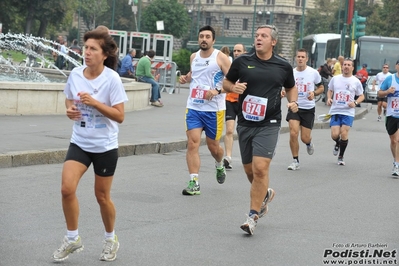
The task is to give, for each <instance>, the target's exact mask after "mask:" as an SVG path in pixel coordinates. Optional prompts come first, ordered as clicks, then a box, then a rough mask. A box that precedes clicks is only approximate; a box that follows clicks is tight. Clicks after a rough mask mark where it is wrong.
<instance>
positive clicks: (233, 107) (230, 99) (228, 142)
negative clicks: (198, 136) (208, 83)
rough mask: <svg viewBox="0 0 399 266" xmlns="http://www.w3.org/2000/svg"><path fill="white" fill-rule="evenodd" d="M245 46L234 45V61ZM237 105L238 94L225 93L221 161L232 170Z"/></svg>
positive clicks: (243, 51)
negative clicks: (222, 156) (223, 151)
mask: <svg viewBox="0 0 399 266" xmlns="http://www.w3.org/2000/svg"><path fill="white" fill-rule="evenodd" d="M245 52H246V51H245V46H244V45H243V44H241V43H237V44H236V45H234V49H233V56H234V59H236V58H237V57H238V56H240V55H242V54H243V53H245ZM238 110H239V103H238V94H237V93H233V92H230V93H227V94H226V116H225V117H226V118H225V120H226V133H225V135H224V139H223V142H224V149H225V152H226V156H225V157H224V159H223V164H224V167H225V168H226V169H230V170H231V169H233V166H232V164H231V157H232V153H233V143H234V137H233V136H234V130H235V121H236V117H237V115H238Z"/></svg>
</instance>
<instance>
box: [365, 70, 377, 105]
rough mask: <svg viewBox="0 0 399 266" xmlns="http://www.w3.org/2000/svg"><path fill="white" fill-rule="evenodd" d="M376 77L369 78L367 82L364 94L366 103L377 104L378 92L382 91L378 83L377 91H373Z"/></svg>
mask: <svg viewBox="0 0 399 266" xmlns="http://www.w3.org/2000/svg"><path fill="white" fill-rule="evenodd" d="M374 80H375V76H369V78H368V79H367V82H366V89H365V92H364V98H365V100H366V102H377V92H378V90H379V89H380V84H378V82H377V83H376V84H375V90H373V81H374Z"/></svg>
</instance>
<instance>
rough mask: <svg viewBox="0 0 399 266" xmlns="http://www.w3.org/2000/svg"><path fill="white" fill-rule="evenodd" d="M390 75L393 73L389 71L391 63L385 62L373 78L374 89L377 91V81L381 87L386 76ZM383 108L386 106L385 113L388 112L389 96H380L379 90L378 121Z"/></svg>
mask: <svg viewBox="0 0 399 266" xmlns="http://www.w3.org/2000/svg"><path fill="white" fill-rule="evenodd" d="M389 75H391V73H389V65H388V64H384V65H383V66H382V71H381V72H379V73H378V74H377V75H376V76H375V79H374V80H373V86H372V90H373V91H375V85H376V84H377V83H378V85H379V86H380V87H381V85H382V83H383V82H384V80H385V79H386V77H388V76H389ZM382 108H384V113H386V110H387V97H378V92H377V114H378V117H377V121H378V122H380V121H381V114H382Z"/></svg>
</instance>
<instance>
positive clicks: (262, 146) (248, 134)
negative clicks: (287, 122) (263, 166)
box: [237, 126, 280, 164]
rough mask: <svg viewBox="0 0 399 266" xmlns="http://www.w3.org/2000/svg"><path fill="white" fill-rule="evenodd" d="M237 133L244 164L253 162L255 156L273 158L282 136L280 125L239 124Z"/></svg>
mask: <svg viewBox="0 0 399 266" xmlns="http://www.w3.org/2000/svg"><path fill="white" fill-rule="evenodd" d="M237 134H238V144H239V145H240V153H241V161H242V163H243V164H248V163H251V162H252V157H253V156H259V157H265V158H270V159H272V158H273V156H274V154H275V150H276V146H277V142H278V138H279V136H280V127H277V126H263V127H244V126H237Z"/></svg>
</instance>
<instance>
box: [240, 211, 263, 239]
mask: <svg viewBox="0 0 399 266" xmlns="http://www.w3.org/2000/svg"><path fill="white" fill-rule="evenodd" d="M247 216H248V214H247ZM258 219H259V216H258V215H256V214H253V215H251V216H248V217H247V220H246V221H245V223H243V224H242V225H241V226H240V228H241V229H242V230H244V231H245V232H247V233H248V234H250V235H253V234H254V230H255V227H256V224H257V223H258Z"/></svg>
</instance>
